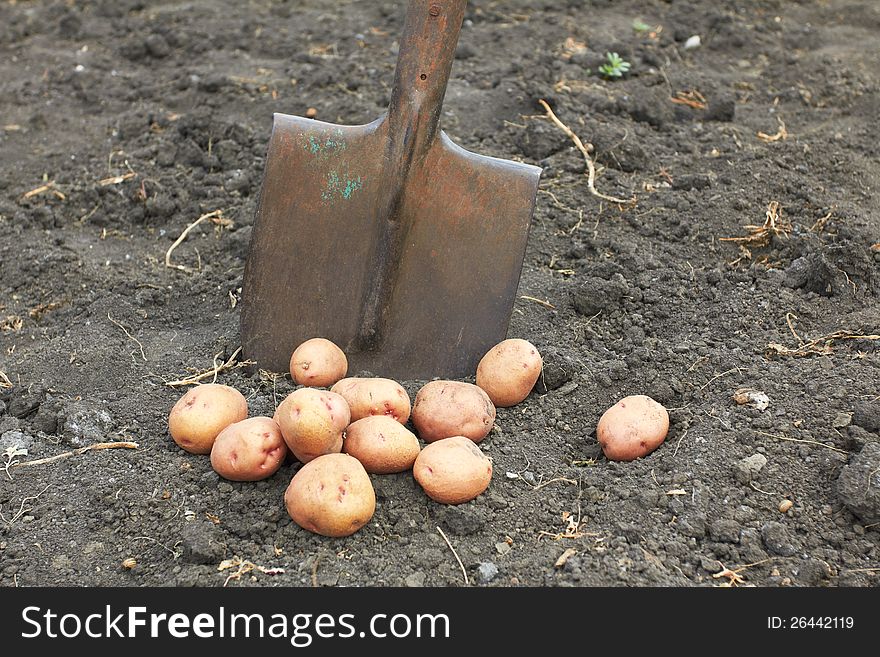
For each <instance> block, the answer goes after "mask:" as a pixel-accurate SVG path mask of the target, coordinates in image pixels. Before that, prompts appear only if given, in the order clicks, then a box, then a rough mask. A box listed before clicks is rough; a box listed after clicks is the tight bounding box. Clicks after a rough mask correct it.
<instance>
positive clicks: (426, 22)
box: [388, 0, 467, 152]
mask: <svg viewBox="0 0 880 657" xmlns="http://www.w3.org/2000/svg"><path fill="white" fill-rule="evenodd" d="M466 7H467V0H411V2H410V3H409V7H408V9H407V12H406V21H405V23H404V28H403V35H402V36H401V38H400V50H399V52H398V55H397V70H396V72H395V75H394V88H393V91H392V94H391V105H390V107H389V109H388V120H389V128H390V131H391V135H392V136H398V135H408V136H410V137H411V138H414V139H415V141H414V142H411V143H409V144H407V146H409V148H413V149H414V150H415V151H416V152H418V151H419V150H421V148H422V147H426V146H428V145H429V144H430V143H431V141H432V140H433V138H434V137H435V136H436V133H437V127H438V125H439V123H440V110H441V107H442V104H443V96H444V95H445V94H446V84H447V82H448V81H449V73H450V71H451V70H452V61H453V59H455V47H456V45H457V44H458V35H459V32H460V31H461V23H462V20H463V19H464V11H465V8H466ZM409 148H406V150H409Z"/></svg>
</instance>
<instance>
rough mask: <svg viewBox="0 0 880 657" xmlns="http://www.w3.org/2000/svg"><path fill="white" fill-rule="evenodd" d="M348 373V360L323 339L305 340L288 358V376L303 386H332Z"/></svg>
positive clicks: (340, 351)
mask: <svg viewBox="0 0 880 657" xmlns="http://www.w3.org/2000/svg"><path fill="white" fill-rule="evenodd" d="M347 373H348V359H347V358H346V357H345V353H344V352H343V351H342V349H340V348H339V347H337V346H336V345H335V344H333V343H332V342H330V340H326V339H324V338H312V339H311V340H306V341H305V342H303V343H302V344H301V345H300V346H298V347H297V348H296V350H295V351H294V352H293V355H292V356H291V357H290V376H291V377H293V380H294V381H295V382H296V383H298V384H299V385H303V386H320V387H323V386H332V385H333V384H334V383H336V382H337V381H339V379H341V378H343V377H344V376H345V375H346V374H347Z"/></svg>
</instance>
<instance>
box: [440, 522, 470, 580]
mask: <svg viewBox="0 0 880 657" xmlns="http://www.w3.org/2000/svg"><path fill="white" fill-rule="evenodd" d="M437 531H438V532H440V536H442V537H443V540H444V541H446V545H448V546H449V549H450V550H452V556H454V557H455V560H456V561H457V562H458V565H459V567H460V568H461V574H462V575H464V585H465V586H470V585H471V582H470V580H469V579H468V574H467V570H465V568H464V564H463V563H462V562H461V559H460V558H459V557H458V552H456V551H455V548H454V547H452V543H450V542H449V539H448V538H446V534H444V533H443V530H442V529H440V528H439V527H437Z"/></svg>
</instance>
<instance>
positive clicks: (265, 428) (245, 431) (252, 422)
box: [211, 416, 287, 481]
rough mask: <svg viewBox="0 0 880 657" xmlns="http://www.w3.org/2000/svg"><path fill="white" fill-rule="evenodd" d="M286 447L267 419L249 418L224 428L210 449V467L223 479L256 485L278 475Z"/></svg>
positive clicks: (270, 420) (279, 432)
mask: <svg viewBox="0 0 880 657" xmlns="http://www.w3.org/2000/svg"><path fill="white" fill-rule="evenodd" d="M286 456H287V444H286V443H285V442H284V437H283V436H282V435H281V429H280V428H279V426H278V424H277V423H276V422H275V421H274V420H272V419H271V418H268V417H261V416H257V417H251V418H248V419H247V420H242V421H241V422H235V423H234V424H230V425H229V426H228V427H226V428H225V429H224V430H223V431H221V432H220V434H219V435H218V436H217V440H215V441H214V446H213V447H212V448H211V467H213V468H214V471H215V472H216V473H217V474H219V475H220V476H221V477H223V478H224V479H229V480H231V481H259V480H260V479H266V478H267V477H271V476H272V475H273V474H275V473H276V472H277V471H278V468H280V467H281V464H282V463H284V458H285V457H286Z"/></svg>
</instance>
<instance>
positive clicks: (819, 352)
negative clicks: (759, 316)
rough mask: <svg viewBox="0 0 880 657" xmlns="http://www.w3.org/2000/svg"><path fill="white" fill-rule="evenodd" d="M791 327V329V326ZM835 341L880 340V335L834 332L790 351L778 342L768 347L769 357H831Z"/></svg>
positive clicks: (844, 331) (802, 343)
mask: <svg viewBox="0 0 880 657" xmlns="http://www.w3.org/2000/svg"><path fill="white" fill-rule="evenodd" d="M789 327H791V325H790V324H789ZM792 332H794V329H792ZM795 336H796V337H797V338H798V339H801V338H800V336H798V335H797V334H796V333H795ZM835 340H880V335H864V334H861V333H856V332H855V331H846V330H841V331H834V333H829V334H828V335H823V336H821V337H819V338H815V339H814V340H810V341H808V342H804V341H803V340H801V344H800V346H799V347H797V348H796V349H790V348H788V347H786V346H785V345H781V344H779V343H778V342H771V343H769V344H768V345H767V357H768V358H770V357H773V356H793V357H803V356H830V355H831V354H832V353H834V350H833V347H832V345H833V343H834V341H835Z"/></svg>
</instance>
